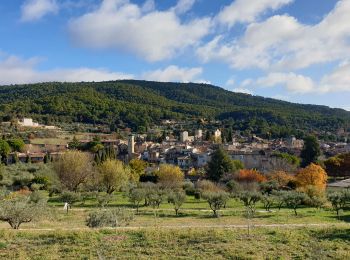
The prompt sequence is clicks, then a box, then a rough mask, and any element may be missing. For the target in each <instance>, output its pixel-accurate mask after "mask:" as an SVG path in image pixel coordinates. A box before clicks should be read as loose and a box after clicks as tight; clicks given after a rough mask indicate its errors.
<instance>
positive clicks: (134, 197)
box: [128, 188, 146, 214]
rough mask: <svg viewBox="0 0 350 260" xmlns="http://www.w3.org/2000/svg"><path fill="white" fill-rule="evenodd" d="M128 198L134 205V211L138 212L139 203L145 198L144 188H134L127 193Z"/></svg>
mask: <svg viewBox="0 0 350 260" xmlns="http://www.w3.org/2000/svg"><path fill="white" fill-rule="evenodd" d="M128 196H129V200H130V202H132V203H133V204H134V205H135V206H136V212H137V214H139V207H140V203H141V202H142V201H144V200H145V198H146V190H145V189H143V188H134V189H131V191H130V192H129V193H128Z"/></svg>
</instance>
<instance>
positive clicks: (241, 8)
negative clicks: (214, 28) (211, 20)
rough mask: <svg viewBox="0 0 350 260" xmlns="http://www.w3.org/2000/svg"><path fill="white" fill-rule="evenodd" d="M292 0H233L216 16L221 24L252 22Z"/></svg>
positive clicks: (230, 24) (231, 24)
mask: <svg viewBox="0 0 350 260" xmlns="http://www.w3.org/2000/svg"><path fill="white" fill-rule="evenodd" d="M293 1H294V0H249V1H247V0H235V1H232V3H231V4H230V5H228V6H226V7H225V8H224V9H223V10H222V11H221V12H220V13H219V14H218V16H217V20H218V21H219V22H220V23H221V24H225V25H228V26H233V25H234V24H236V23H250V22H254V21H255V20H256V19H257V17H258V16H259V15H261V14H264V13H265V12H266V11H268V10H277V9H279V8H281V7H282V6H284V5H287V4H290V3H291V2H293Z"/></svg>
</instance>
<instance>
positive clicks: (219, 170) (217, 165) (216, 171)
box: [207, 148, 235, 181]
mask: <svg viewBox="0 0 350 260" xmlns="http://www.w3.org/2000/svg"><path fill="white" fill-rule="evenodd" d="M234 170H235V166H234V163H233V161H232V160H231V158H230V157H229V156H228V154H227V153H226V152H225V151H224V150H223V149H222V148H219V149H217V150H216V151H215V152H214V153H213V154H212V156H211V160H210V162H209V163H208V169H207V174H208V177H209V179H211V180H213V181H219V180H220V178H221V177H222V176H223V175H224V174H225V173H229V172H232V171H234Z"/></svg>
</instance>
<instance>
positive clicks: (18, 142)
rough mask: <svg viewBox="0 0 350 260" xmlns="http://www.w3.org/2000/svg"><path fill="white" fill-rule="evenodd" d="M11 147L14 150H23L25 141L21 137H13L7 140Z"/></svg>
mask: <svg viewBox="0 0 350 260" xmlns="http://www.w3.org/2000/svg"><path fill="white" fill-rule="evenodd" d="M7 142H8V144H9V145H10V147H11V148H12V151H15V152H22V150H23V147H24V145H25V143H24V142H23V140H22V139H21V138H13V139H10V140H8V141H7Z"/></svg>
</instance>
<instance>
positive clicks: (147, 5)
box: [142, 0, 156, 13]
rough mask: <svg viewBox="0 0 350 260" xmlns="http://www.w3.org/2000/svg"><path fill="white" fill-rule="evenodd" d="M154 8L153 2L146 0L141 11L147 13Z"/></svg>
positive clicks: (152, 0)
mask: <svg viewBox="0 0 350 260" xmlns="http://www.w3.org/2000/svg"><path fill="white" fill-rule="evenodd" d="M155 8H156V4H155V2H154V0H146V2H145V3H144V4H143V6H142V11H143V12H145V13H147V12H151V11H153V10H154V9H155Z"/></svg>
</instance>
